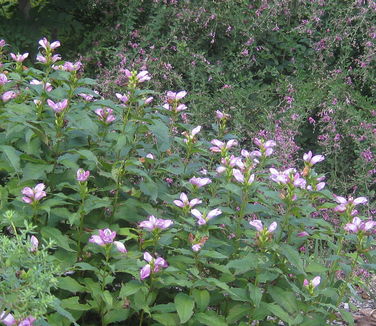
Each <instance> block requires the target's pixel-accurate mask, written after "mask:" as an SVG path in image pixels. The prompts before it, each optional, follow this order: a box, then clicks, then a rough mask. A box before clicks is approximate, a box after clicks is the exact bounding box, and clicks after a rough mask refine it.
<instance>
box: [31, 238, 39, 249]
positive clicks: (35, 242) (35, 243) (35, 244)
mask: <svg viewBox="0 0 376 326" xmlns="http://www.w3.org/2000/svg"><path fill="white" fill-rule="evenodd" d="M30 244H31V248H30V251H31V252H36V251H37V250H38V245H39V241H38V239H37V238H36V237H35V236H34V235H32V236H31V237H30Z"/></svg>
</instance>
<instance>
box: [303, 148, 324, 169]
mask: <svg viewBox="0 0 376 326" xmlns="http://www.w3.org/2000/svg"><path fill="white" fill-rule="evenodd" d="M303 160H304V162H306V163H307V164H308V165H309V166H313V165H315V164H316V163H319V162H321V161H323V160H325V157H324V155H315V156H313V155H312V152H311V151H309V152H308V153H305V154H304V155H303Z"/></svg>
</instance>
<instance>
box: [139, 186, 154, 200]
mask: <svg viewBox="0 0 376 326" xmlns="http://www.w3.org/2000/svg"><path fill="white" fill-rule="evenodd" d="M140 190H141V191H142V192H143V193H144V194H145V195H147V196H149V197H150V199H151V200H153V201H155V200H156V199H157V197H158V187H157V185H156V184H155V183H154V182H150V181H149V182H148V181H145V182H141V183H140Z"/></svg>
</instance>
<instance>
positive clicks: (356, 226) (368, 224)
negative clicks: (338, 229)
mask: <svg viewBox="0 0 376 326" xmlns="http://www.w3.org/2000/svg"><path fill="white" fill-rule="evenodd" d="M374 227H376V221H362V220H361V219H360V218H359V217H357V216H355V217H354V218H353V220H352V223H347V224H346V225H345V226H344V230H345V231H347V232H350V233H359V232H362V233H368V232H370V231H371V230H372V229H373V228H374Z"/></svg>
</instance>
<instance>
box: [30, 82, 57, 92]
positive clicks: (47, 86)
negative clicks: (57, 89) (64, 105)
mask: <svg viewBox="0 0 376 326" xmlns="http://www.w3.org/2000/svg"><path fill="white" fill-rule="evenodd" d="M30 85H42V86H43V89H45V90H46V92H51V91H52V85H51V84H50V83H44V82H41V81H39V80H36V79H33V80H32V81H31V82H30Z"/></svg>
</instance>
